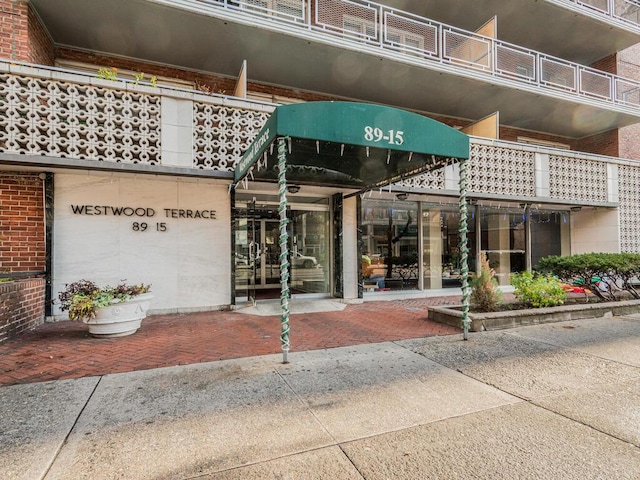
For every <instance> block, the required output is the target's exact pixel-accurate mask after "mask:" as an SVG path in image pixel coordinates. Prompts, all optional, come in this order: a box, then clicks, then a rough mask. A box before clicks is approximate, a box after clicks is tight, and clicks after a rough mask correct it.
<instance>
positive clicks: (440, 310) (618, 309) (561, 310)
mask: <svg viewBox="0 0 640 480" xmlns="http://www.w3.org/2000/svg"><path fill="white" fill-rule="evenodd" d="M459 308H461V305H456V306H449V307H429V308H428V311H429V320H433V321H435V322H438V323H445V324H447V325H452V326H454V327H461V326H462V311H460V310H459ZM638 312H640V300H624V301H620V302H603V303H590V304H584V305H561V306H559V307H547V308H529V309H524V310H508V311H502V312H489V313H469V319H470V320H471V327H470V330H471V331H472V332H482V331H484V330H501V329H506V328H515V327H520V326H525V325H539V324H543V323H552V322H566V321H569V320H581V319H585V318H602V317H612V316H617V315H629V314H633V313H638Z"/></svg>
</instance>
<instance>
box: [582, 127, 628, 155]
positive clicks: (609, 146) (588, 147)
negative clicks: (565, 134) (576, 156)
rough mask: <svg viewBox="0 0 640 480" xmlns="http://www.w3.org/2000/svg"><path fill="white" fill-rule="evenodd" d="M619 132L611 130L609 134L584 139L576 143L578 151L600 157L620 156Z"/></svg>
mask: <svg viewBox="0 0 640 480" xmlns="http://www.w3.org/2000/svg"><path fill="white" fill-rule="evenodd" d="M618 139H619V131H618V130H609V131H608V132H604V133H600V134H598V135H593V136H591V137H584V138H581V139H580V140H578V142H577V143H576V150H578V151H580V152H586V153H595V154H598V155H609V156H611V157H617V156H618Z"/></svg>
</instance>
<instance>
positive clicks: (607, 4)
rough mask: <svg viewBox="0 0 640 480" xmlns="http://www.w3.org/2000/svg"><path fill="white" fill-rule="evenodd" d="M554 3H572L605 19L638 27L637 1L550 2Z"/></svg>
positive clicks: (588, 0) (638, 7)
mask: <svg viewBox="0 0 640 480" xmlns="http://www.w3.org/2000/svg"><path fill="white" fill-rule="evenodd" d="M552 1H554V2H555V3H573V4H575V5H578V6H580V7H584V8H588V9H589V10H592V11H595V12H598V13H600V14H602V15H604V16H605V17H608V18H612V19H615V20H619V21H622V22H625V23H628V24H630V25H632V26H634V27H639V26H640V2H638V1H637V0H552Z"/></svg>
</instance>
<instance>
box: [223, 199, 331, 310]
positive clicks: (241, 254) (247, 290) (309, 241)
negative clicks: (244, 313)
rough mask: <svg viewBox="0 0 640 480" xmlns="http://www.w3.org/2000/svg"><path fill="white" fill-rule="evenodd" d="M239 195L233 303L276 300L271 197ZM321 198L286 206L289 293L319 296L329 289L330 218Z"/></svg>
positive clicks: (275, 224)
mask: <svg viewBox="0 0 640 480" xmlns="http://www.w3.org/2000/svg"><path fill="white" fill-rule="evenodd" d="M238 197H240V198H237V199H236V209H235V214H236V221H235V222H234V224H235V232H234V235H235V252H234V267H235V292H236V301H241V302H242V301H253V302H255V301H256V300H261V299H273V298H279V296H280V289H281V285H280V245H279V243H278V241H279V233H280V215H279V213H278V208H277V204H276V203H274V201H273V200H274V199H273V198H266V197H262V198H261V197H258V198H253V197H252V198H251V200H246V199H243V198H241V196H240V195H238ZM295 200H299V199H297V198H296V199H295ZM319 200H320V201H319ZM325 200H326V199H314V201H313V203H293V202H292V203H290V204H289V209H288V211H287V218H288V219H289V224H288V228H287V233H288V236H289V240H288V248H289V259H288V260H289V265H290V267H289V268H290V269H289V289H290V292H291V295H294V296H295V295H303V294H304V295H307V296H323V297H324V296H328V295H329V292H330V291H331V278H332V277H331V267H330V266H331V264H332V262H331V235H330V225H331V222H330V212H329V205H328V200H326V201H325Z"/></svg>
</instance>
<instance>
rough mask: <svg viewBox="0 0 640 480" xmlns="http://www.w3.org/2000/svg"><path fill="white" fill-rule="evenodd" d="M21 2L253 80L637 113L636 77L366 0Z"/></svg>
mask: <svg viewBox="0 0 640 480" xmlns="http://www.w3.org/2000/svg"><path fill="white" fill-rule="evenodd" d="M31 1H32V3H33V4H34V5H35V7H36V8H37V11H38V14H39V15H40V16H41V18H42V19H43V22H44V24H45V26H46V27H47V29H48V30H49V31H50V33H51V35H52V36H53V39H54V41H55V42H56V43H57V44H58V45H60V46H70V47H73V48H80V49H88V50H92V51H98V52H104V53H108V54H112V55H122V56H126V57H130V58H135V59H141V60H145V61H153V62H159V63H163V64H168V65H174V66H180V67H183V68H190V69H196V70H201V71H209V72H214V73H218V74H223V75H235V74H236V73H237V71H238V69H239V66H240V64H241V62H242V60H244V59H246V60H247V61H248V65H249V78H250V79H251V80H254V81H257V82H262V83H266V84H272V85H279V86H285V87H289V88H295V89H302V90H308V91H313V92H320V93H325V94H329V95H333V96H336V97H342V98H351V99H357V100H364V101H372V102H376V103H382V104H389V105H394V106H399V107H404V108H410V109H415V110H421V111H428V112H433V113H438V114H442V115H447V116H452V117H459V118H464V119H469V120H475V119H480V118H483V117H485V116H486V115H488V114H490V113H493V112H495V111H499V112H500V117H501V123H503V124H505V125H511V126H514V127H519V128H524V129H529V130H536V131H541V132H548V133H552V134H556V135H562V136H566V137H572V138H581V137H584V136H588V135H591V134H595V133H599V132H602V131H606V130H609V129H612V128H616V127H621V126H625V125H629V124H632V123H636V122H638V121H639V120H640V83H638V82H634V81H631V80H628V79H625V78H621V77H618V76H615V75H611V74H608V73H604V72H601V71H598V70H595V69H592V68H589V67H586V66H583V65H580V64H577V63H572V62H569V61H566V60H563V59H560V58H558V57H554V56H551V55H547V54H544V53H541V52H538V51H535V50H530V49H527V48H523V47H520V46H517V45H515V44H510V43H507V42H504V41H501V40H497V39H495V38H491V37H489V36H485V35H480V34H477V33H473V32H470V31H467V30H462V29H460V28H456V27H453V26H450V25H447V24H444V23H440V22H436V21H433V20H429V19H426V18H424V17H420V16H417V15H414V14H412V13H408V12H406V11H402V10H398V9H394V8H391V7H388V6H385V5H381V4H377V3H373V2H367V1H361V0H314V1H313V2H312V3H311V4H309V3H308V2H306V1H305V0H162V1H153V2H151V1H148V0H128V1H126V2H122V1H121V0H102V1H101V2H84V1H79V0H58V1H57V2H44V1H42V0H31ZM529 3H530V2H529ZM543 3H545V2H543ZM541 36H544V34H541Z"/></svg>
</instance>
